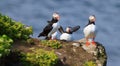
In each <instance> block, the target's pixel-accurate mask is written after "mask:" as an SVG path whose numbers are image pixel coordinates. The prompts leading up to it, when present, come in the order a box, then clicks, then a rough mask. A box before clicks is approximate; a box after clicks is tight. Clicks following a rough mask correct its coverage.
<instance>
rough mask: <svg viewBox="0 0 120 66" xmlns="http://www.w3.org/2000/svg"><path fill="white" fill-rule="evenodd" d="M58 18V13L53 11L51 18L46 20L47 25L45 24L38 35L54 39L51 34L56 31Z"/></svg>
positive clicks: (58, 25)
mask: <svg viewBox="0 0 120 66" xmlns="http://www.w3.org/2000/svg"><path fill="white" fill-rule="evenodd" d="M59 20H60V16H59V14H58V13H56V12H55V13H53V15H52V20H51V21H48V25H46V27H45V28H44V29H43V31H42V32H41V33H40V34H39V35H38V37H41V36H45V37H46V38H45V39H48V40H49V39H52V40H53V39H56V38H53V37H52V35H53V34H54V33H56V31H57V30H58V29H59V30H60V28H61V26H60V24H59V22H58V21H59Z"/></svg>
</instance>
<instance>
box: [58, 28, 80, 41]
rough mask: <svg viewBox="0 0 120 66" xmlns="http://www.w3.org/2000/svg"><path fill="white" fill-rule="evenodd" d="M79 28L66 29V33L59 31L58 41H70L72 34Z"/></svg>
mask: <svg viewBox="0 0 120 66" xmlns="http://www.w3.org/2000/svg"><path fill="white" fill-rule="evenodd" d="M79 28H80V26H75V27H67V28H66V31H64V30H63V31H61V32H62V34H61V35H60V40H65V41H72V40H73V36H72V34H73V32H75V31H77V30H78V29H79Z"/></svg>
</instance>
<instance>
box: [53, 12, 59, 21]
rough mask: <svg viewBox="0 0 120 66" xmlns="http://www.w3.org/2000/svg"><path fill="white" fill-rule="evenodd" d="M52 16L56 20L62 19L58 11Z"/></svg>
mask: <svg viewBox="0 0 120 66" xmlns="http://www.w3.org/2000/svg"><path fill="white" fill-rule="evenodd" d="M52 17H53V19H54V20H58V21H59V20H60V16H59V14H58V13H57V12H55V13H53V15H52Z"/></svg>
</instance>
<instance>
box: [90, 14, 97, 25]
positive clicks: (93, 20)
mask: <svg viewBox="0 0 120 66" xmlns="http://www.w3.org/2000/svg"><path fill="white" fill-rule="evenodd" d="M95 20H96V17H95V15H91V16H89V23H95Z"/></svg>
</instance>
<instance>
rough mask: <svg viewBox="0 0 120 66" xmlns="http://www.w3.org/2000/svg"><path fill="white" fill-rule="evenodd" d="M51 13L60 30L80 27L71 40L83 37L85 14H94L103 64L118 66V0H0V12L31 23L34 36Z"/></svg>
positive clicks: (119, 45) (119, 60) (119, 58)
mask: <svg viewBox="0 0 120 66" xmlns="http://www.w3.org/2000/svg"><path fill="white" fill-rule="evenodd" d="M53 12H59V14H60V16H61V18H60V21H59V22H60V24H61V25H62V26H63V28H64V29H65V28H66V27H67V26H76V25H80V26H81V28H80V30H78V31H77V32H75V33H73V35H74V38H75V40H79V39H81V38H83V37H84V35H83V28H84V27H85V25H86V24H87V23H88V17H89V16H90V15H93V14H94V15H95V16H96V26H97V30H98V34H97V36H96V39H95V40H96V41H97V42H100V43H102V44H103V45H104V46H105V48H106V51H107V55H108V62H107V66H119V65H120V51H119V50H120V43H119V41H120V22H119V21H120V13H119V12H120V1H119V0H0V13H2V14H4V15H8V16H10V17H11V18H12V19H14V20H16V21H20V22H22V23H24V24H26V25H29V26H32V27H33V30H34V34H33V36H32V37H34V38H37V36H38V34H39V33H40V32H41V31H42V30H43V28H44V27H45V26H46V25H47V21H48V20H51V18H52V13H53Z"/></svg>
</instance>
